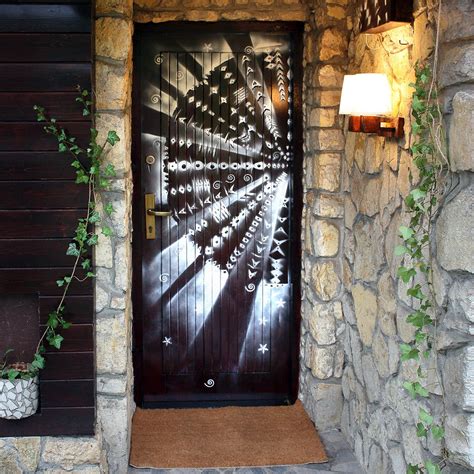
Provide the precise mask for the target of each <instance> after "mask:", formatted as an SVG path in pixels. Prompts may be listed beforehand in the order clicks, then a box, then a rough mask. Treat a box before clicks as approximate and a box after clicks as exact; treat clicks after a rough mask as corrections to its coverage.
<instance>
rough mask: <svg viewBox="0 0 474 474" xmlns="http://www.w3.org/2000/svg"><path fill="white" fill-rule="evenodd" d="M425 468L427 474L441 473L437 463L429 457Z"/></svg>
mask: <svg viewBox="0 0 474 474" xmlns="http://www.w3.org/2000/svg"><path fill="white" fill-rule="evenodd" d="M425 468H426V473H427V474H441V469H440V467H439V466H438V465H437V464H434V463H433V462H432V461H430V460H429V459H427V460H426V461H425Z"/></svg>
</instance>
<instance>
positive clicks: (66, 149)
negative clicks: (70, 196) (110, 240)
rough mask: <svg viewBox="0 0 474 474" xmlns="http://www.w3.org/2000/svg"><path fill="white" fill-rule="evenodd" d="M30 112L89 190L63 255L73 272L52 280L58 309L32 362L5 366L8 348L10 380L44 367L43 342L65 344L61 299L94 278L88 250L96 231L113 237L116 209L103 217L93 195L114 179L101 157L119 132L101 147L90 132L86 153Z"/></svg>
mask: <svg viewBox="0 0 474 474" xmlns="http://www.w3.org/2000/svg"><path fill="white" fill-rule="evenodd" d="M78 93H79V95H78V97H77V98H76V101H77V102H79V103H80V104H81V106H82V114H83V116H90V115H91V114H92V107H93V102H92V100H91V99H92V97H91V94H90V93H89V91H87V90H83V89H81V88H80V87H78ZM34 110H35V112H36V119H37V121H38V122H44V123H45V126H44V130H45V132H46V133H47V134H49V135H52V136H53V137H55V138H56V140H57V142H58V151H59V152H62V153H67V154H69V155H70V156H71V158H72V161H71V166H72V167H73V168H74V169H75V170H76V180H75V182H76V183H77V184H78V185H85V186H87V207H86V212H85V215H84V217H81V218H79V219H78V222H77V226H76V229H75V231H74V238H73V239H72V241H71V242H70V243H69V246H68V248H67V251H66V255H70V256H71V257H74V263H73V265H72V269H71V271H70V272H69V273H68V274H67V275H65V276H64V277H62V278H60V279H59V280H57V281H56V285H57V286H58V287H59V288H62V294H61V296H60V298H59V302H58V304H57V306H56V307H55V309H54V310H53V311H51V312H50V313H49V315H48V320H47V322H46V327H45V329H44V331H43V333H42V334H41V337H40V339H39V341H38V344H37V347H36V350H35V353H34V356H33V360H32V362H30V363H25V362H18V363H14V364H8V363H7V357H8V355H9V354H10V353H11V352H12V350H11V349H9V350H7V351H6V352H5V355H4V357H3V361H2V363H0V378H7V379H9V380H14V379H17V378H22V379H28V378H31V377H34V376H36V375H37V374H38V372H39V371H40V370H41V369H43V368H44V367H45V357H44V354H45V352H46V347H45V343H46V342H47V343H48V344H49V345H50V346H52V347H54V348H56V349H60V348H61V344H62V342H63V340H64V337H63V336H62V334H61V332H62V330H66V329H68V328H69V327H70V326H71V323H70V322H68V321H66V319H65V316H66V306H65V298H66V296H67V294H68V291H69V289H70V286H71V284H72V283H73V282H79V283H82V282H84V281H86V280H88V279H90V278H94V277H95V274H94V271H93V266H92V261H91V258H90V255H91V253H92V248H93V247H94V246H96V245H97V243H98V241H99V233H98V232H99V229H100V232H101V233H102V235H104V236H105V237H110V236H111V235H112V229H111V228H110V227H109V226H108V225H107V224H106V218H107V217H110V216H111V215H112V213H113V212H114V207H113V205H112V203H110V202H109V203H104V206H103V211H104V215H103V216H101V213H100V212H99V210H98V206H97V196H98V193H99V192H100V191H104V190H107V189H109V187H110V180H111V179H112V178H113V177H115V168H114V166H113V164H111V163H108V164H105V163H104V155H105V152H106V151H108V149H109V148H110V147H113V146H114V145H115V144H116V143H117V142H118V141H119V140H120V139H119V137H118V135H117V133H116V132H115V131H113V130H111V131H108V133H107V136H106V138H105V139H104V141H103V143H98V141H97V140H98V135H99V133H98V131H97V129H96V128H91V129H90V138H89V144H88V146H87V148H82V147H81V146H80V144H79V143H78V140H77V138H76V137H74V136H71V135H70V134H69V133H68V132H67V131H66V130H65V129H64V128H63V127H61V126H60V125H59V124H58V122H57V120H56V119H55V118H50V117H49V116H48V115H47V113H46V112H45V109H44V108H43V107H40V106H37V105H36V106H35V107H34ZM79 273H81V276H79Z"/></svg>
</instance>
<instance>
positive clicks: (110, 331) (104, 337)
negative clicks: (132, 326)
mask: <svg viewBox="0 0 474 474" xmlns="http://www.w3.org/2000/svg"><path fill="white" fill-rule="evenodd" d="M96 340H97V341H100V343H99V344H97V348H96V349H97V373H98V374H125V373H126V371H127V363H128V351H129V340H128V331H127V322H126V320H125V315H124V314H123V313H119V314H117V315H116V316H114V317H112V318H99V319H97V322H96Z"/></svg>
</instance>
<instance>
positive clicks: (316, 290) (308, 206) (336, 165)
mask: <svg viewBox="0 0 474 474" xmlns="http://www.w3.org/2000/svg"><path fill="white" fill-rule="evenodd" d="M350 13H351V7H350V2H347V1H337V2H334V1H323V0H317V1H314V2H311V4H310V18H309V21H308V23H307V25H306V34H305V55H304V92H303V93H304V100H303V102H304V111H303V113H304V133H305V137H304V149H305V157H304V183H303V185H304V204H305V205H304V211H303V232H302V241H303V246H302V247H303V256H302V257H303V275H302V287H303V304H302V317H303V320H302V327H301V334H302V336H301V349H300V353H301V364H300V398H301V400H302V401H303V404H304V406H305V408H306V410H307V411H308V413H309V415H310V417H311V418H312V419H313V421H315V423H316V425H317V426H318V428H319V429H320V430H325V429H329V428H335V427H338V426H339V425H340V418H341V412H342V387H341V377H342V370H343V364H344V348H343V334H344V329H345V322H344V317H343V313H342V300H341V296H342V294H343V288H342V285H341V281H342V277H343V265H342V263H343V262H342V255H343V246H344V241H343V239H344V232H343V216H344V196H343V193H342V189H341V167H342V161H343V152H344V135H343V131H342V128H343V120H342V119H341V117H340V116H339V115H338V105H339V98H340V93H341V87H342V79H343V76H344V72H345V70H346V66H347V49H348V41H349V30H350V28H351V26H352V24H351V20H350Z"/></svg>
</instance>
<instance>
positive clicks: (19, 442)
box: [0, 437, 41, 472]
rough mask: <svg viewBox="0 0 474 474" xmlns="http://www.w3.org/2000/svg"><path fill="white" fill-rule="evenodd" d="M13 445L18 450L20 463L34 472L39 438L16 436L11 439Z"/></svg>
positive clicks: (0, 466) (38, 455)
mask: <svg viewBox="0 0 474 474" xmlns="http://www.w3.org/2000/svg"><path fill="white" fill-rule="evenodd" d="M13 446H14V447H15V449H16V450H17V452H18V460H19V461H20V462H21V465H22V466H23V467H24V468H25V469H26V470H27V471H31V472H36V470H37V468H38V463H39V459H40V451H41V438H39V437H31V438H30V437H26V438H16V439H15V440H14V441H13ZM0 472H2V465H1V463H0Z"/></svg>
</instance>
